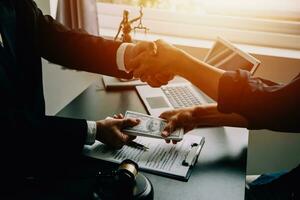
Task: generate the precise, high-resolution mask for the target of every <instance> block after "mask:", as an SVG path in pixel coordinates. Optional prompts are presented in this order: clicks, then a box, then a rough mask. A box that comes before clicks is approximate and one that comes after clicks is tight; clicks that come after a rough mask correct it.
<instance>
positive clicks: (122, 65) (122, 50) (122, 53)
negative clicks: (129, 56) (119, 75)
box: [116, 43, 134, 73]
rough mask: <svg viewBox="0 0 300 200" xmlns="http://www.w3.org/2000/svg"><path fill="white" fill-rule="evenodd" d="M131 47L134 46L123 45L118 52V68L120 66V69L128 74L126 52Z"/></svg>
mask: <svg viewBox="0 0 300 200" xmlns="http://www.w3.org/2000/svg"><path fill="white" fill-rule="evenodd" d="M129 45H132V46H133V45H134V44H131V43H122V44H121V45H120V46H119V48H118V50H117V58H116V59H117V66H118V69H119V70H121V71H125V72H127V73H128V71H127V70H126V67H125V50H126V48H127V46H129Z"/></svg>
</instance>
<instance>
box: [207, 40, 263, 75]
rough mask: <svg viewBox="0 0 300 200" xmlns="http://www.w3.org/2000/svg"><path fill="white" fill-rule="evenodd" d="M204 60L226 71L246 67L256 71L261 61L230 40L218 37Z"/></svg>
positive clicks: (252, 71) (248, 69) (250, 70)
mask: <svg viewBox="0 0 300 200" xmlns="http://www.w3.org/2000/svg"><path fill="white" fill-rule="evenodd" d="M204 62H206V63H208V64H210V65H212V66H214V67H218V68H220V69H223V70H226V71H232V70H237V69H244V70H247V71H249V72H251V73H254V71H255V70H256V68H257V67H258V66H259V64H260V61H259V60H257V59H256V58H254V57H253V56H251V55H250V54H248V53H245V52H243V51H242V50H240V49H238V48H237V47H236V46H234V45H233V44H232V43H230V42H229V41H226V40H224V39H222V38H218V39H217V41H216V42H215V44H214V46H213V47H212V48H211V49H210V51H209V52H208V54H207V56H206V58H205V59H204Z"/></svg>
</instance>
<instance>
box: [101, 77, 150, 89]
mask: <svg viewBox="0 0 300 200" xmlns="http://www.w3.org/2000/svg"><path fill="white" fill-rule="evenodd" d="M102 81H103V84H104V87H105V89H122V88H134V87H135V86H138V85H146V83H144V82H142V81H140V80H128V81H122V80H120V79H119V78H115V77H111V76H102Z"/></svg>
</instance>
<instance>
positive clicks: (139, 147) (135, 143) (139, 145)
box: [127, 141, 149, 151]
mask: <svg viewBox="0 0 300 200" xmlns="http://www.w3.org/2000/svg"><path fill="white" fill-rule="evenodd" d="M127 145H128V146H131V147H134V148H137V149H141V150H144V151H147V150H148V149H149V148H148V147H146V146H144V145H142V144H139V143H137V142H134V141H130V142H129V143H128V144H127Z"/></svg>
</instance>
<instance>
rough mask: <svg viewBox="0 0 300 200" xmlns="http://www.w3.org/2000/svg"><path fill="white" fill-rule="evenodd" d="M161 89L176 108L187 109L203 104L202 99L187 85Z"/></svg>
mask: <svg viewBox="0 0 300 200" xmlns="http://www.w3.org/2000/svg"><path fill="white" fill-rule="evenodd" d="M161 89H162V91H163V92H164V93H165V95H166V97H167V98H168V99H169V101H170V103H171V104H172V106H173V107H174V108H185V107H191V106H195V105H200V104H202V103H201V100H200V98H199V97H198V96H196V95H195V94H194V93H193V92H192V91H191V90H192V89H191V88H190V87H189V86H187V85H180V86H163V87H161Z"/></svg>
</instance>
